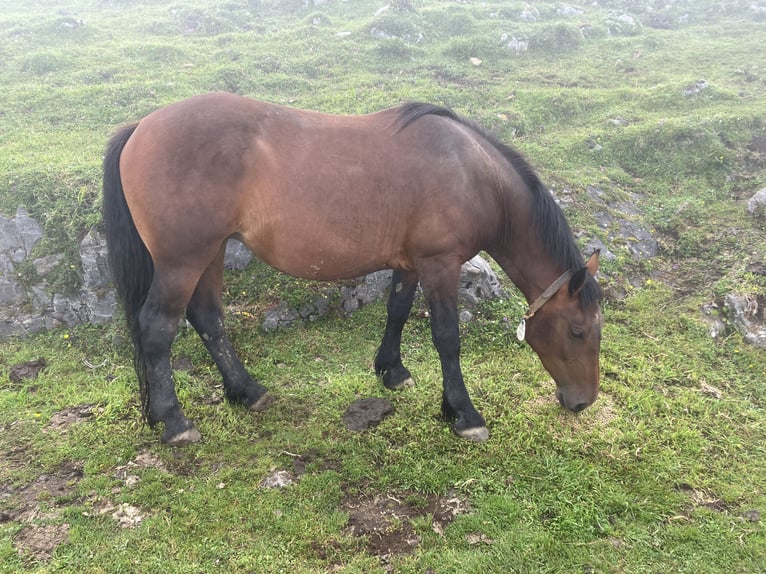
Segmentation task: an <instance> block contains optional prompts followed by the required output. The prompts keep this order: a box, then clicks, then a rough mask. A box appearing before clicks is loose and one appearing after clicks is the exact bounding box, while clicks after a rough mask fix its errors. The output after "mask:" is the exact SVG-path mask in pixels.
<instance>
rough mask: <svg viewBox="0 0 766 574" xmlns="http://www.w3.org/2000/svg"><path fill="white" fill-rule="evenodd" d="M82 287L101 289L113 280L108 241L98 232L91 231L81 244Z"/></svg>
mask: <svg viewBox="0 0 766 574" xmlns="http://www.w3.org/2000/svg"><path fill="white" fill-rule="evenodd" d="M80 261H81V263H82V285H83V287H85V288H86V289H101V288H103V287H105V286H106V285H107V284H108V283H109V281H110V280H111V276H110V275H109V263H108V254H107V249H106V240H105V239H104V238H102V237H101V234H100V233H99V232H98V231H91V232H90V233H88V235H86V236H85V238H84V239H83V240H82V241H81V242H80Z"/></svg>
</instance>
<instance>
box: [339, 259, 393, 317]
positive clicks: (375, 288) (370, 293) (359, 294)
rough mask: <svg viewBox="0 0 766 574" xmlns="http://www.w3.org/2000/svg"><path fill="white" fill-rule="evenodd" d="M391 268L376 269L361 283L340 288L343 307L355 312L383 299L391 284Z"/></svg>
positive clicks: (346, 310)
mask: <svg viewBox="0 0 766 574" xmlns="http://www.w3.org/2000/svg"><path fill="white" fill-rule="evenodd" d="M392 275H393V272H392V271H391V270H390V269H386V270H383V271H375V272H374V273H370V274H369V275H366V276H365V277H364V279H363V280H362V282H361V283H359V284H357V285H356V286H353V287H346V286H343V287H341V288H340V298H341V305H340V306H341V308H342V309H343V310H344V311H345V312H346V313H353V312H354V311H356V310H357V309H361V308H362V307H364V306H366V305H369V304H370V303H372V302H374V301H378V300H379V299H382V298H383V296H384V295H385V293H386V289H388V287H390V285H391V276H392Z"/></svg>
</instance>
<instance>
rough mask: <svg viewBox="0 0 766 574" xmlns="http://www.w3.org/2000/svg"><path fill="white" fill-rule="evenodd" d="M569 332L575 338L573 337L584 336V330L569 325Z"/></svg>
mask: <svg viewBox="0 0 766 574" xmlns="http://www.w3.org/2000/svg"><path fill="white" fill-rule="evenodd" d="M569 334H570V335H571V336H572V337H573V338H575V339H584V338H585V331H583V330H582V329H579V328H577V327H570V328H569Z"/></svg>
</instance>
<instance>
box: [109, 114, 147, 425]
mask: <svg viewBox="0 0 766 574" xmlns="http://www.w3.org/2000/svg"><path fill="white" fill-rule="evenodd" d="M137 126H138V124H132V125H128V126H125V127H123V128H121V129H120V130H119V131H117V132H116V133H115V134H114V136H112V138H111V139H110V140H109V144H108V145H107V148H106V155H105V157H104V187H103V190H104V198H103V216H104V229H105V232H106V243H107V248H108V251H109V268H110V270H111V273H112V279H113V281H114V285H115V287H116V289H117V295H118V296H119V298H120V302H121V303H122V308H123V311H124V313H125V319H126V320H127V323H128V329H129V330H130V334H131V338H132V339H133V362H134V366H135V369H136V375H137V376H138V384H139V389H140V393H141V405H142V412H143V416H144V419H148V414H149V394H148V383H147V377H146V362H145V360H144V352H143V347H142V345H141V329H140V326H139V324H138V314H139V313H140V312H141V307H143V304H144V301H145V300H146V295H147V293H148V292H149V287H150V286H151V284H152V278H153V276H154V263H153V262H152V258H151V255H150V254H149V250H148V249H147V248H146V245H145V244H144V242H143V240H142V239H141V236H140V235H139V234H138V230H137V229H136V225H135V223H134V222H133V217H132V216H131V214H130V210H129V209H128V204H127V202H126V201H125V192H124V190H123V188H122V179H121V177H120V155H121V154H122V150H123V148H124V147H125V144H126V143H127V142H128V140H129V139H130V136H132V135H133V132H134V131H135V129H136V127H137Z"/></svg>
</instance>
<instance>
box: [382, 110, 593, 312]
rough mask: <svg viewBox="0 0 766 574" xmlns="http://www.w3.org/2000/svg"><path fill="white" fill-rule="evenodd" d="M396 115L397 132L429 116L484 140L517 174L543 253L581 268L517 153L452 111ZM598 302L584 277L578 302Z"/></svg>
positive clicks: (565, 228) (565, 231)
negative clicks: (528, 200)
mask: <svg viewBox="0 0 766 574" xmlns="http://www.w3.org/2000/svg"><path fill="white" fill-rule="evenodd" d="M398 112H399V115H398V120H399V121H398V130H397V131H401V130H403V129H405V128H406V127H407V126H409V125H410V124H412V123H413V122H415V121H417V120H418V119H420V118H422V117H423V116H429V115H431V116H440V117H444V118H448V119H450V120H452V121H454V122H457V123H459V124H461V125H463V126H465V127H467V128H469V129H470V130H471V131H473V132H474V133H476V134H477V135H479V136H480V137H482V138H483V139H484V140H486V141H487V142H488V143H489V144H490V145H492V146H493V147H494V148H495V149H496V150H497V151H498V152H500V154H501V155H502V156H503V157H504V158H505V159H506V160H507V161H508V163H509V164H511V167H512V168H513V169H514V170H515V171H516V173H518V174H519V176H520V177H521V179H522V181H523V182H524V183H525V184H526V187H527V188H528V189H529V192H530V194H531V197H532V213H533V221H534V226H535V231H536V233H537V236H538V238H539V239H540V241H542V243H543V247H544V249H545V252H546V253H548V255H549V256H550V257H551V258H552V259H553V261H554V262H555V263H556V264H557V265H558V266H560V267H562V268H563V269H566V270H572V271H578V270H580V269H582V268H583V267H585V260H584V259H583V256H582V254H581V253H580V250H579V248H578V247H577V244H576V243H575V241H574V236H573V235H572V230H571V228H570V227H569V223H568V222H567V220H566V217H564V212H563V211H562V210H561V207H559V205H558V204H557V203H556V200H555V199H554V197H553V194H552V193H551V192H550V191H549V190H548V188H547V187H545V185H544V184H543V182H542V181H541V180H540V177H539V176H538V175H537V173H536V172H535V170H534V169H533V168H532V166H531V165H530V163H529V162H528V161H527V160H526V159H525V158H524V156H522V155H521V154H520V153H519V152H518V151H516V150H515V149H513V148H512V147H511V146H509V145H507V144H505V143H503V142H501V141H500V140H499V139H498V138H497V137H495V136H494V135H493V134H491V133H489V132H488V131H487V130H486V129H484V128H483V127H481V126H480V125H479V124H477V123H475V122H473V121H471V120H468V119H466V118H463V117H461V116H459V115H458V114H456V113H455V112H454V111H453V110H451V109H449V108H446V107H443V106H437V105H434V104H426V103H420V102H408V103H405V104H402V105H401V106H399V108H398ZM602 299H603V293H602V291H601V287H600V286H599V284H598V282H597V281H596V280H595V279H594V278H593V276H591V275H590V273H588V274H587V280H586V282H585V285H584V287H583V288H582V289H581V290H580V302H581V303H582V305H583V307H584V308H586V309H587V308H588V307H590V306H591V305H594V304H596V303H598V302H600V301H601V300H602Z"/></svg>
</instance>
